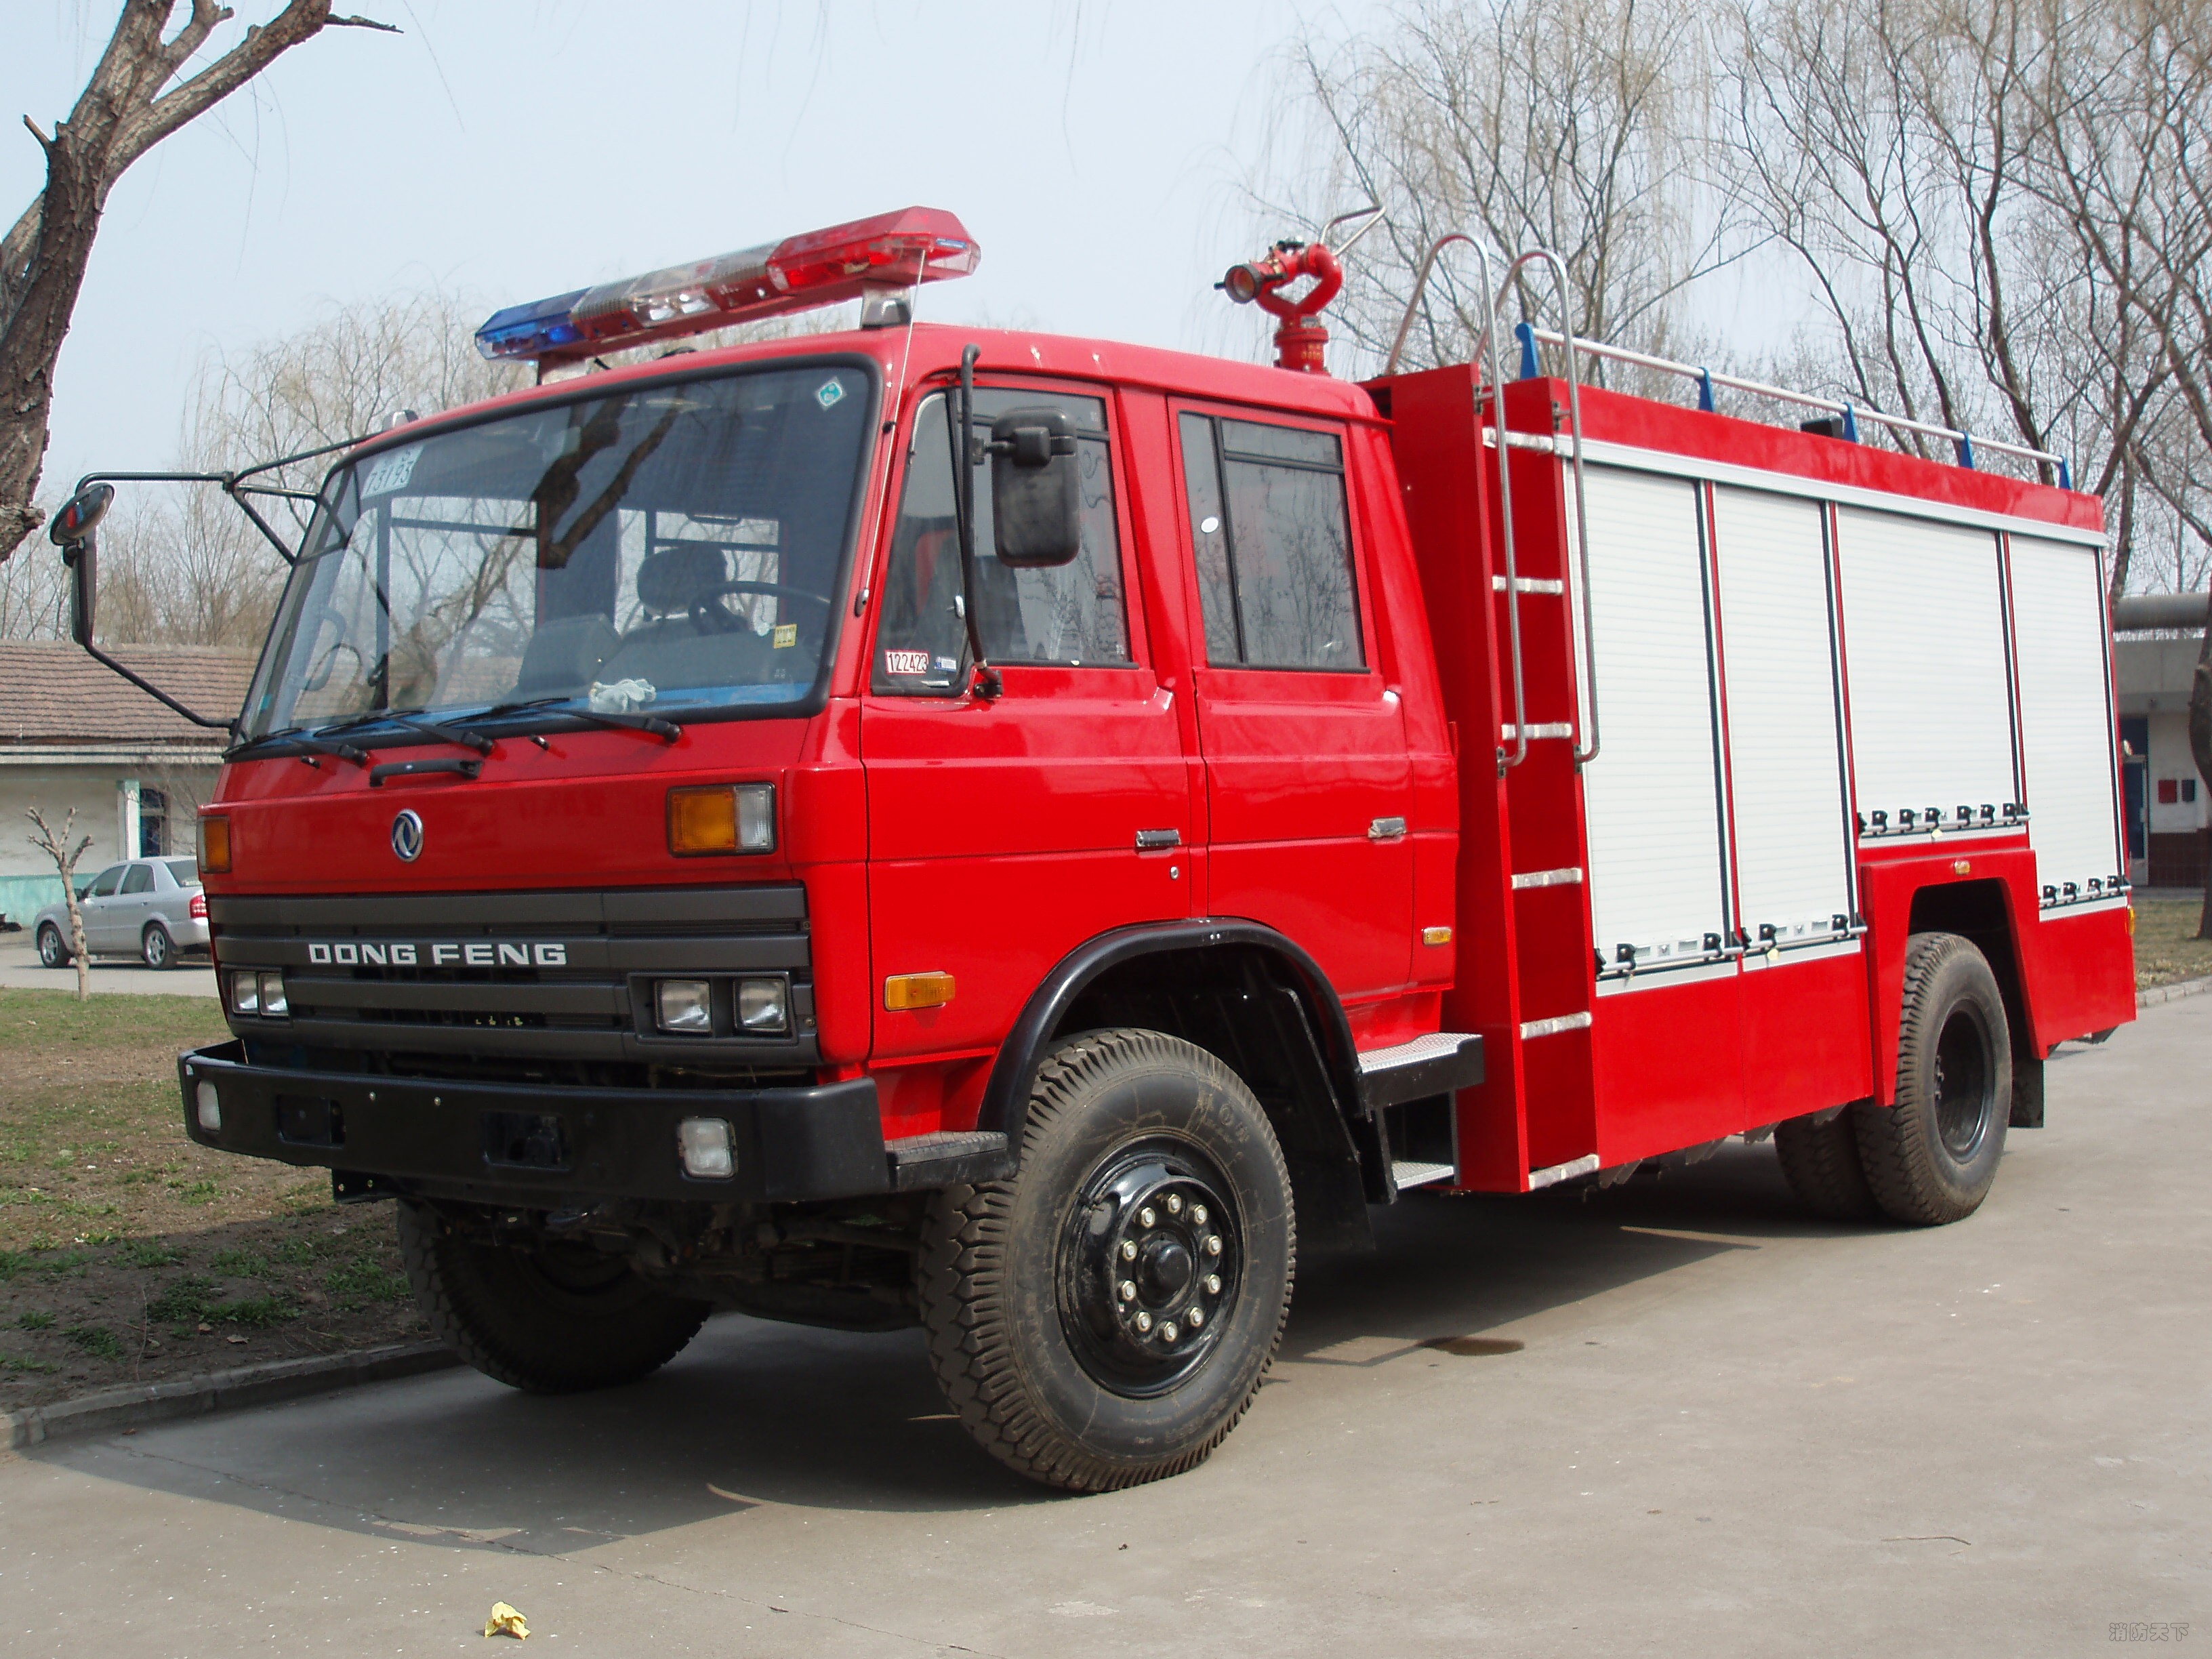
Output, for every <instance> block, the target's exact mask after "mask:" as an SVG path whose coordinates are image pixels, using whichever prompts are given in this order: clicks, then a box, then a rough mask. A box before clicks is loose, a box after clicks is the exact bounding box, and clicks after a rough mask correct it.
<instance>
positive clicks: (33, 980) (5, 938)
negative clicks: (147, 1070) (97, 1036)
mask: <svg viewBox="0 0 2212 1659" xmlns="http://www.w3.org/2000/svg"><path fill="white" fill-rule="evenodd" d="M0 985H4V986H9V987H14V988H15V989H17V990H26V991H70V992H74V991H75V990H76V969H74V968H62V969H52V968H47V967H44V966H42V965H41V964H40V961H39V947H38V945H37V943H36V941H34V940H33V939H32V937H31V930H30V929H29V928H28V927H26V928H25V929H23V931H22V932H21V933H0ZM92 988H93V989H94V991H95V992H100V993H112V992H117V991H120V992H125V993H128V994H131V995H134V996H171V997H211V996H213V995H215V994H216V985H215V969H214V967H213V966H212V965H211V964H210V963H209V962H208V961H207V960H206V959H205V958H204V957H199V958H187V959H186V960H185V961H182V962H179V963H178V964H177V965H176V966H175V967H173V968H171V969H165V970H164V971H163V972H161V973H158V974H157V973H155V971H154V970H153V969H150V968H149V967H147V966H146V965H145V964H144V963H141V962H139V961H137V960H136V959H135V958H133V957H94V958H93V963H92Z"/></svg>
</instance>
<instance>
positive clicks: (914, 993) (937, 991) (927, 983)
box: [884, 974, 952, 1014]
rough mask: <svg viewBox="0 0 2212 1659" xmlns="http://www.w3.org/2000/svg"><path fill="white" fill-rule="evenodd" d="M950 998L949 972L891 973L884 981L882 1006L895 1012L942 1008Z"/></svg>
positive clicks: (950, 979) (950, 977)
mask: <svg viewBox="0 0 2212 1659" xmlns="http://www.w3.org/2000/svg"><path fill="white" fill-rule="evenodd" d="M951 1000H952V975H950V974H893V975H891V976H890V978H889V979H887V980H885V981H884V1007H886V1008H888V1009H890V1011H891V1012H893V1013H895V1014H896V1013H910V1012H913V1011H914V1010H915V1009H917V1008H942V1007H943V1006H945V1004H946V1003H948V1002H950V1001H951Z"/></svg>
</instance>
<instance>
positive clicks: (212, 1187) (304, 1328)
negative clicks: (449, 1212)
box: [0, 988, 426, 1410]
mask: <svg viewBox="0 0 2212 1659" xmlns="http://www.w3.org/2000/svg"><path fill="white" fill-rule="evenodd" d="M226 1036H228V1032H227V1031H226V1030H225V1029H224V1026H223V1024H222V1012H221V1011H220V1009H218V1008H217V1007H216V1005H215V1004H214V1003H213V1002H212V1001H211V1000H207V999H204V998H198V997H169V996H160V997H137V996H100V997H95V998H94V999H93V1000H91V1001H90V1002H88V1003H79V1002H78V1001H77V1000H76V999H75V998H74V997H72V996H70V995H69V994H66V993H59V992H52V991H17V990H12V989H6V988H0V1055H4V1056H5V1064H4V1065H0V1330H4V1331H5V1332H6V1334H7V1340H6V1343H5V1348H6V1351H7V1352H6V1354H5V1355H0V1410H6V1409H11V1408H14V1407H20V1406H28V1405H41V1404H46V1403H48V1402H50V1401H56V1400H60V1399H64V1398H66V1397H68V1396H70V1395H77V1394H84V1393H89V1392H93V1391H95V1390H98V1389H107V1388H114V1387H118V1386H122V1385H125V1384H129V1385H134V1386H143V1385H145V1384H148V1383H160V1382H164V1381H167V1380H170V1379H172V1378H175V1377H180V1376H190V1375H192V1374H194V1373H197V1372H203V1371H208V1370H228V1369H229V1368H231V1367H233V1366H235V1365H238V1364H251V1363H252V1362H255V1361H258V1360H264V1359H289V1358H301V1357H304V1356H307V1355H310V1354H319V1353H335V1352H343V1351H344V1350H347V1349H350V1348H359V1347H366V1346H374V1345H376V1344H380V1343H386V1342H398V1341H405V1340H414V1339H416V1338H419V1337H421V1336H422V1335H424V1334H426V1333H425V1330H424V1328H423V1325H422V1320H421V1318H420V1316H418V1315H417V1314H416V1311H415V1310H414V1307H413V1305H412V1303H411V1301H410V1298H408V1297H406V1295H405V1293H404V1288H403V1287H404V1283H405V1281H404V1278H403V1276H402V1275H401V1274H400V1273H398V1266H399V1253H398V1240H397V1238H396V1237H395V1236H394V1233H393V1229H392V1210H391V1207H390V1206H387V1205H376V1206H363V1207H362V1208H360V1209H349V1210H340V1209H338V1208H337V1207H336V1206H333V1205H332V1204H331V1198H330V1192H331V1188H330V1181H329V1178H328V1176H325V1175H323V1174H322V1173H321V1172H319V1171H318V1170H301V1169H297V1168H295V1167H294V1166H292V1165H290V1164H276V1163H268V1162H263V1161H261V1160H258V1159H254V1158H233V1157H229V1156H228V1155H226V1154H224V1153H221V1152H210V1151H208V1150H206V1149H204V1148H203V1147H200V1146H196V1145H194V1144H193V1142H192V1141H191V1139H189V1138H188V1137H187V1136H186V1134H185V1127H184V1105H183V1102H182V1101H181V1100H180V1099H179V1095H178V1090H177V1073H176V1057H177V1052H178V1050H179V1049H180V1048H197V1047H202V1046H204V1045H206V1044H208V1043H211V1042H222V1041H223V1040H224V1038H225V1037H226ZM334 1271H335V1272H338V1273H339V1274H340V1277H339V1279H338V1281H337V1285H335V1286H333V1285H330V1284H326V1283H325V1278H326V1276H327V1275H329V1274H330V1273H332V1272H334ZM202 1325H206V1326H207V1327H208V1329H207V1330H206V1331H204V1332H203V1331H202V1330H201V1329H200V1327H201V1326H202ZM142 1337H143V1338H144V1339H145V1340H141V1339H142Z"/></svg>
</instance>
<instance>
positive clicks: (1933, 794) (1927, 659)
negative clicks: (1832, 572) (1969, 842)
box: [1838, 507, 2020, 836]
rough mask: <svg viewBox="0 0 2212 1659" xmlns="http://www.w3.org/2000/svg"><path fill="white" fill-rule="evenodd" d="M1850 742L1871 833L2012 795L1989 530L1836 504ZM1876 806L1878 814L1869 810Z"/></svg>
mask: <svg viewBox="0 0 2212 1659" xmlns="http://www.w3.org/2000/svg"><path fill="white" fill-rule="evenodd" d="M1838 520H1839V534H1838V563H1839V565H1840V568H1841V574H1842V587H1843V612H1844V658H1845V660H1846V662H1847V664H1848V665H1849V667H1850V715H1851V723H1850V729H1851V750H1852V760H1853V764H1854V767H1855V775H1856V777H1857V782H1858V811H1859V812H1860V813H1861V815H1862V816H1863V817H1865V819H1866V820H1867V823H1868V827H1869V835H1873V834H1875V832H1876V829H1877V826H1878V824H1879V823H1882V822H1883V821H1886V823H1887V833H1888V834H1890V835H1892V836H1894V835H1896V834H1897V833H1898V832H1899V826H1900V825H1901V824H1902V823H1904V817H1903V815H1904V814H1905V812H1908V811H1909V812H1911V813H1912V814H1913V823H1914V826H1915V829H1916V833H1924V831H1925V829H1926V827H1927V825H1926V820H1925V817H1924V815H1925V814H1926V813H1927V812H1928V811H1929V809H1931V808H1933V809H1934V810H1935V811H1937V812H1939V813H1940V814H1942V819H1943V823H1944V827H1945V829H1946V830H1947V831H1948V830H1950V829H1954V828H1956V827H1957V818H1956V814H1957V811H1958V809H1959V808H1960V807H1961V806H1965V807H1967V808H1969V809H1971V811H1972V813H1973V815H1974V819H1975V822H1977V823H1979V821H1980V818H1981V811H1982V808H1983V807H1984V806H1992V807H1994V808H1995V809H1996V819H1997V822H1998V823H1999V824H2000V825H2001V824H2002V821H2003V814H2004V809H2005V807H2006V806H2007V805H2010V804H2013V803H2016V802H2017V801H2018V800H2019V799H2020V794H2019V791H2018V786H2017V784H2016V782H2015V777H2014V769H2013V742H2012V687H2011V678H2010V672H2009V665H2008V662H2007V660H2006V654H2005V625H2004V600H2003V593H2002V587H2001V586H2000V584H1999V581H1998V578H1997V538H1996V534H1995V533H1994V532H1990V531H1982V530H1966V529H1961V528H1960V527H1959V526H1954V525H1944V524H1935V523H1930V522H1929V521H1928V520H1923V519H1911V518H1906V517H1905V516H1903V515H1902V514H1899V513H1869V512H1865V511H1863V510H1861V509H1859V508H1857V507H1845V508H1843V509H1842V510H1841V512H1840V513H1838ZM1877 812H1879V813H1881V814H1882V815H1883V818H1882V820H1877V819H1876V818H1875V814H1876V813H1877Z"/></svg>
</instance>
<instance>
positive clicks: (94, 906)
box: [31, 859, 208, 968]
mask: <svg viewBox="0 0 2212 1659" xmlns="http://www.w3.org/2000/svg"><path fill="white" fill-rule="evenodd" d="M77 908H78V909H79V910H81V911H82V912H83V914H84V946H85V954H86V955H87V956H88V957H122V956H135V957H138V958H139V959H140V960H142V961H143V962H144V963H145V964H146V965H147V966H148V967H149V968H173V967H175V966H176V965H177V958H178V957H179V956H181V955H183V954H184V953H185V952H186V951H190V952H191V953H193V954H195V955H200V956H204V955H206V954H208V921H207V895H206V893H205V892H204V891H203V890H202V889H201V887H200V872H199V866H197V865H196V864H195V863H193V861H192V860H190V859H137V860H132V861H131V863H129V864H111V865H110V866H107V868H106V869H105V870H103V871H101V872H100V873H99V874H98V875H96V876H94V878H92V880H91V882H90V883H89V884H87V886H86V887H85V888H84V890H83V892H82V896H80V897H79V898H78V900H77ZM31 925H32V927H33V929H34V930H35V932H36V935H37V939H38V942H39V960H40V962H42V963H45V964H46V966H47V967H49V968H66V967H68V966H69V964H70V920H69V906H68V905H66V904H49V905H48V906H47V907H46V908H45V909H43V910H41V911H40V912H39V915H38V920H37V921H34V922H33V923H32V924H31Z"/></svg>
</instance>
